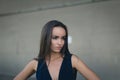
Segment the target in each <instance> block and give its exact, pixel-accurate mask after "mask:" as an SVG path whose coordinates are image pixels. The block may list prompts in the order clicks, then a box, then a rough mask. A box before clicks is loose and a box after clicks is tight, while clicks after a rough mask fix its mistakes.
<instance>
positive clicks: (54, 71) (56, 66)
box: [46, 59, 63, 80]
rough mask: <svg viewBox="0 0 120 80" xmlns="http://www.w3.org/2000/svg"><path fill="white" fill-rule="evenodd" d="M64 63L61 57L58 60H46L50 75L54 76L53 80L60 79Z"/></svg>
mask: <svg viewBox="0 0 120 80" xmlns="http://www.w3.org/2000/svg"><path fill="white" fill-rule="evenodd" d="M62 63H63V59H59V60H57V61H53V62H50V63H48V62H46V66H47V71H48V73H49V75H50V77H51V78H52V80H58V79H59V75H60V71H61V67H62Z"/></svg>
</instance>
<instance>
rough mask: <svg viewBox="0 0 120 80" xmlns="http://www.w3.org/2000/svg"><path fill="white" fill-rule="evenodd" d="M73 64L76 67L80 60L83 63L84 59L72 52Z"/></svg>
mask: <svg viewBox="0 0 120 80" xmlns="http://www.w3.org/2000/svg"><path fill="white" fill-rule="evenodd" d="M71 60H72V66H73V67H74V68H75V67H76V66H77V64H78V62H80V63H83V62H82V60H81V59H80V58H79V57H78V56H77V55H75V54H72V58H71Z"/></svg>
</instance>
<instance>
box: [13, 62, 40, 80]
mask: <svg viewBox="0 0 120 80" xmlns="http://www.w3.org/2000/svg"><path fill="white" fill-rule="evenodd" d="M37 64H38V61H36V60H32V61H30V62H29V63H28V64H27V65H26V66H25V68H24V69H23V70H22V71H21V72H20V73H19V74H18V75H17V76H16V77H15V78H14V80H25V79H27V78H28V77H30V76H31V75H32V74H33V73H34V72H35V71H36V69H37Z"/></svg>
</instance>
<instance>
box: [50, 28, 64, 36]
mask: <svg viewBox="0 0 120 80" xmlns="http://www.w3.org/2000/svg"><path fill="white" fill-rule="evenodd" d="M52 35H58V36H65V35H66V32H65V29H64V28H62V27H59V26H58V27H54V28H53V30H52Z"/></svg>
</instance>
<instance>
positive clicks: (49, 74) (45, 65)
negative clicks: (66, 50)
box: [45, 56, 65, 80]
mask: <svg viewBox="0 0 120 80" xmlns="http://www.w3.org/2000/svg"><path fill="white" fill-rule="evenodd" d="M64 61H65V56H64V57H63V60H62V63H61V65H60V69H59V74H58V80H59V78H60V73H61V71H62V67H63V63H64ZM45 66H46V68H47V72H48V74H49V77H50V79H51V80H52V76H51V74H50V71H49V69H48V66H47V63H46V61H45Z"/></svg>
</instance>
